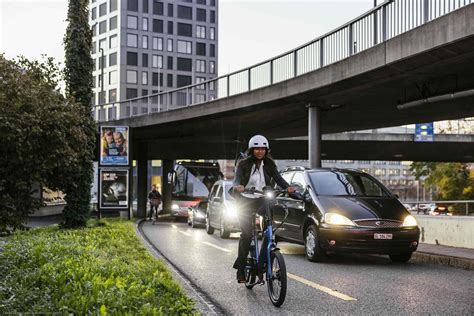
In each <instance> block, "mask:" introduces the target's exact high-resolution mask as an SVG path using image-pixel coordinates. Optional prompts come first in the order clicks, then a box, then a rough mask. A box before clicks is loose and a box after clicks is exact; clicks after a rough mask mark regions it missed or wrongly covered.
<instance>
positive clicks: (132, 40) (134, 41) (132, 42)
mask: <svg viewBox="0 0 474 316" xmlns="http://www.w3.org/2000/svg"><path fill="white" fill-rule="evenodd" d="M127 46H128V47H138V35H137V34H127Z"/></svg>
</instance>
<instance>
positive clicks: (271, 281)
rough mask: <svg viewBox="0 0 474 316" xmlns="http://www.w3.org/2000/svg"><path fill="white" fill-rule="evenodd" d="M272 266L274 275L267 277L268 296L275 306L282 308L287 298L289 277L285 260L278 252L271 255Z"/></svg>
mask: <svg viewBox="0 0 474 316" xmlns="http://www.w3.org/2000/svg"><path fill="white" fill-rule="evenodd" d="M270 264H271V273H272V275H271V276H270V277H268V276H267V277H268V278H267V288H268V296H270V300H271V301H272V304H273V305H275V306H276V307H280V306H281V305H283V302H285V298H286V286H287V275H286V264H285V259H283V255H282V254H281V253H280V252H279V251H278V250H275V251H272V252H271V253H270ZM267 273H268V272H267Z"/></svg>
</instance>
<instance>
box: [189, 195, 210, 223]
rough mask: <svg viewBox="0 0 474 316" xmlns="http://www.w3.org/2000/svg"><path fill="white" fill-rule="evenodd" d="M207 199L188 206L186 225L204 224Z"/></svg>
mask: <svg viewBox="0 0 474 316" xmlns="http://www.w3.org/2000/svg"><path fill="white" fill-rule="evenodd" d="M207 204H208V203H207V200H206V201H201V202H199V203H198V204H196V205H194V206H190V207H189V208H188V225H189V226H191V227H192V228H196V227H203V226H206V212H207Z"/></svg>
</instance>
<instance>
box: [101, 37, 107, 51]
mask: <svg viewBox="0 0 474 316" xmlns="http://www.w3.org/2000/svg"><path fill="white" fill-rule="evenodd" d="M106 42H107V39H106V38H103V39H101V40H100V41H99V50H100V49H106V47H105V46H106V45H105V43H106Z"/></svg>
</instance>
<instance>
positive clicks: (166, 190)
mask: <svg viewBox="0 0 474 316" xmlns="http://www.w3.org/2000/svg"><path fill="white" fill-rule="evenodd" d="M161 170H162V177H161V188H162V190H163V192H161V195H162V197H163V213H171V190H172V186H171V183H169V182H168V174H169V173H170V172H172V171H173V160H169V159H166V160H163V163H162V169H161Z"/></svg>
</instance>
